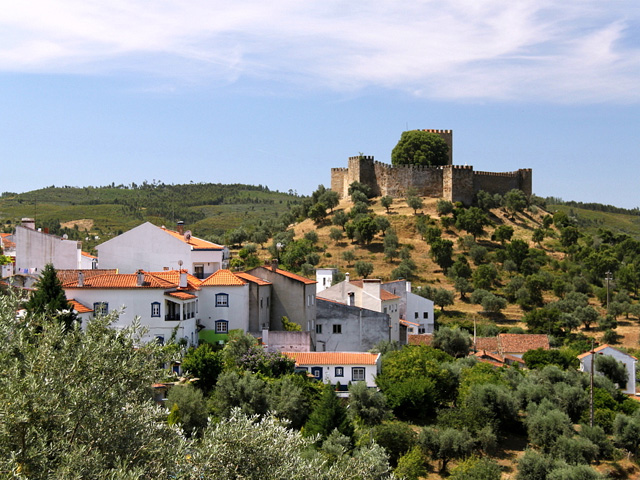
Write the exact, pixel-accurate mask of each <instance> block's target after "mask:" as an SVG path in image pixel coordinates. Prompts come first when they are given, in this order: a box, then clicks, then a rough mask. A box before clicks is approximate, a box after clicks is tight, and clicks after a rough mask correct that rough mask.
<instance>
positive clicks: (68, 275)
mask: <svg viewBox="0 0 640 480" xmlns="http://www.w3.org/2000/svg"><path fill="white" fill-rule="evenodd" d="M78 272H82V273H83V274H84V279H85V281H86V280H87V279H88V278H91V277H95V276H96V275H104V274H115V273H118V270H117V269H116V268H94V269H81V270H79V269H69V270H56V275H57V276H58V279H59V280H60V283H62V284H63V285H64V284H65V283H68V282H77V281H78Z"/></svg>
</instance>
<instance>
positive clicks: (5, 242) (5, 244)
mask: <svg viewBox="0 0 640 480" xmlns="http://www.w3.org/2000/svg"><path fill="white" fill-rule="evenodd" d="M12 235H13V233H3V234H2V245H3V247H4V248H7V249H9V250H11V249H13V248H16V242H12V241H11V240H9V238H10V237H11V236H12Z"/></svg>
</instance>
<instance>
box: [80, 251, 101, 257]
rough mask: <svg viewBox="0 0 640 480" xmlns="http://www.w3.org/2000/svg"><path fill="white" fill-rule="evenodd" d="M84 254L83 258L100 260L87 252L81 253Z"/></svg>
mask: <svg viewBox="0 0 640 480" xmlns="http://www.w3.org/2000/svg"><path fill="white" fill-rule="evenodd" d="M80 253H81V254H82V256H83V257H87V258H98V257H96V256H95V255H91V254H90V253H87V252H82V251H81V252H80Z"/></svg>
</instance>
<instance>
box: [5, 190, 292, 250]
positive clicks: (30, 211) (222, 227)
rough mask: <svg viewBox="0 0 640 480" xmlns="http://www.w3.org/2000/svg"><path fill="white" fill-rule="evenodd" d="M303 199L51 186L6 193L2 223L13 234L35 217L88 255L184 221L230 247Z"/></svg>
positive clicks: (278, 195) (226, 192)
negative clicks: (142, 228) (145, 229)
mask: <svg viewBox="0 0 640 480" xmlns="http://www.w3.org/2000/svg"><path fill="white" fill-rule="evenodd" d="M301 201H302V199H301V197H299V196H297V195H296V194H294V193H293V191H290V192H289V193H282V192H278V191H275V192H273V191H270V190H269V188H268V187H266V186H262V185H258V186H253V185H242V184H233V185H222V184H208V183H207V184H205V183H192V184H186V185H167V184H164V183H161V182H155V181H154V182H153V183H147V182H146V181H145V182H143V183H142V184H140V185H137V184H135V183H132V184H131V185H117V186H116V185H109V186H104V187H82V188H80V187H69V186H65V187H55V186H51V187H47V188H43V189H40V190H34V191H32V192H27V193H21V194H17V193H12V192H4V193H3V194H2V196H0V220H1V221H2V224H3V227H4V231H12V229H13V225H15V224H16V223H18V222H19V221H20V219H21V218H23V217H31V218H35V219H36V224H37V226H38V227H42V228H47V229H48V230H49V232H51V233H54V234H58V235H63V234H67V235H68V236H69V238H72V239H75V240H83V241H84V242H85V243H84V245H83V249H85V250H87V251H92V248H93V247H94V246H95V245H96V244H98V243H101V242H103V241H105V240H106V239H108V238H110V237H112V236H115V235H118V234H120V233H122V232H124V231H126V230H128V229H130V228H133V227H135V226H137V225H139V224H141V223H142V222H145V221H149V222H152V223H154V224H156V225H166V226H168V227H172V226H173V225H175V224H176V222H177V221H179V220H181V221H184V222H185V223H186V225H187V227H186V228H188V229H190V230H192V231H193V232H194V234H196V235H197V236H199V237H201V238H205V239H210V240H212V241H217V242H220V243H226V242H225V240H226V239H225V238H224V234H225V233H226V232H228V231H230V230H234V229H237V228H240V227H245V228H246V229H247V230H248V231H249V233H251V232H252V231H253V230H255V228H256V227H255V226H257V225H260V224H261V222H262V221H263V220H265V219H269V220H271V221H274V220H277V219H278V218H279V217H280V216H281V215H283V214H285V213H286V212H288V211H289V209H290V208H291V207H292V206H293V205H296V204H299V203H300V202H301ZM96 237H98V238H96Z"/></svg>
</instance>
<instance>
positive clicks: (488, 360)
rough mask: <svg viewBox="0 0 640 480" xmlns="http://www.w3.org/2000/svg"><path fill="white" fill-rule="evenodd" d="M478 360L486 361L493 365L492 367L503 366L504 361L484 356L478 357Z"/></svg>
mask: <svg viewBox="0 0 640 480" xmlns="http://www.w3.org/2000/svg"><path fill="white" fill-rule="evenodd" d="M478 361H479V362H482V363H488V364H489V365H493V366H494V367H504V363H500V362H496V361H495V360H490V359H488V358H484V357H478Z"/></svg>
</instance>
